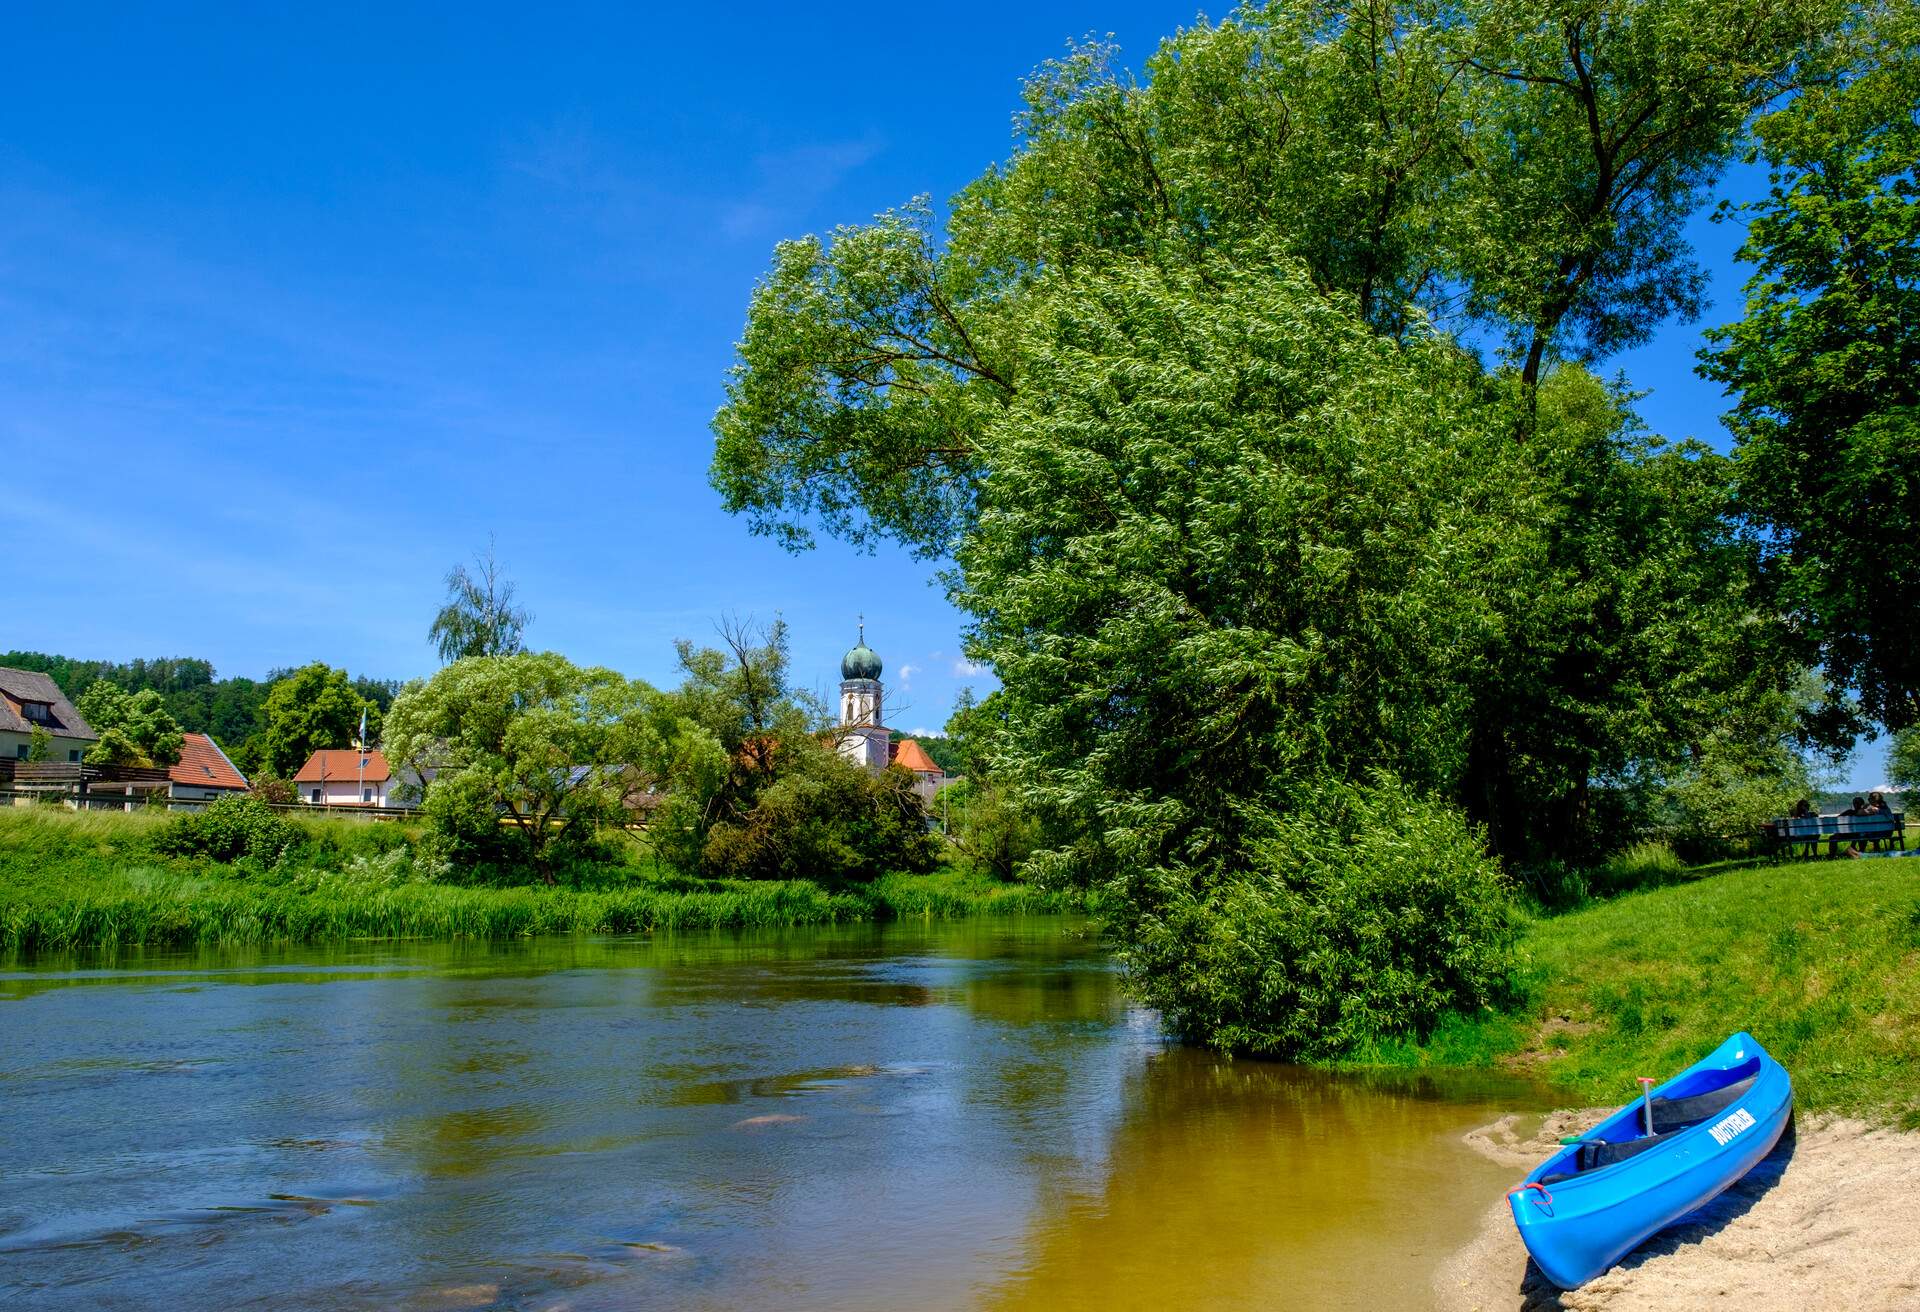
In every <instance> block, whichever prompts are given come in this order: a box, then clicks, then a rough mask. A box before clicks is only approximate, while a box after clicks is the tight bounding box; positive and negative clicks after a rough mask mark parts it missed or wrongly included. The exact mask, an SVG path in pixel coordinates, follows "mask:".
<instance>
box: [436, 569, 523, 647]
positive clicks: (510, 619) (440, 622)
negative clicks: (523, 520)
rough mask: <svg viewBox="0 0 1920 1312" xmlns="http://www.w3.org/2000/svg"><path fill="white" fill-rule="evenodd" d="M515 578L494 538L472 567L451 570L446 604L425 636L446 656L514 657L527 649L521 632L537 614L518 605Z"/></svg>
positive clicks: (448, 575) (448, 577)
mask: <svg viewBox="0 0 1920 1312" xmlns="http://www.w3.org/2000/svg"><path fill="white" fill-rule="evenodd" d="M514 593H515V587H514V583H513V580H512V579H509V578H508V577H507V576H506V572H505V571H504V570H503V569H501V567H500V562H499V561H498V560H497V559H495V557H494V552H493V544H492V542H488V544H487V549H486V551H485V552H483V553H482V554H480V555H478V556H475V557H474V561H473V569H472V571H471V572H470V571H468V569H467V567H466V566H465V565H455V566H454V567H453V568H452V569H451V570H449V571H447V604H446V605H444V606H442V607H441V608H440V611H439V613H438V614H436V615H435V616H434V617H433V623H432V624H431V625H430V626H428V628H427V637H428V639H429V640H430V641H431V642H432V643H433V645H434V649H435V650H436V651H438V652H439V653H440V659H441V660H443V661H457V660H460V659H462V658H463V657H467V656H511V655H513V654H515V653H516V652H519V651H521V650H523V646H522V643H521V640H520V635H521V634H523V633H524V632H526V628H527V625H528V624H529V623H531V622H532V620H533V616H532V614H531V613H529V612H528V611H527V609H526V608H525V607H524V606H517V605H515V604H514Z"/></svg>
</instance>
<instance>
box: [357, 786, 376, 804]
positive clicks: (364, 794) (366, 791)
mask: <svg viewBox="0 0 1920 1312" xmlns="http://www.w3.org/2000/svg"><path fill="white" fill-rule="evenodd" d="M360 800H361V801H363V802H371V801H372V800H373V789H371V788H362V789H361V790H360Z"/></svg>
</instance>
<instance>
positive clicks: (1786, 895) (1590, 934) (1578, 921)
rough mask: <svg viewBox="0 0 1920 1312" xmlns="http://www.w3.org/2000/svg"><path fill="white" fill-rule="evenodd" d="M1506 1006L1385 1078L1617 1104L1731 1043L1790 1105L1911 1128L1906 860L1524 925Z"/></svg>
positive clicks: (1707, 886) (1724, 885) (1412, 1054)
mask: <svg viewBox="0 0 1920 1312" xmlns="http://www.w3.org/2000/svg"><path fill="white" fill-rule="evenodd" d="M1522 949H1523V952H1524V956H1525V962H1526V964H1525V967H1524V977H1523V980H1522V996H1523V1000H1522V1001H1521V1002H1520V1003H1519V1004H1518V1005H1516V1006H1514V1007H1512V1008H1511V1009H1508V1010H1505V1011H1489V1012H1486V1013H1484V1014H1482V1015H1480V1016H1478V1017H1473V1018H1457V1019H1455V1020H1453V1021H1451V1022H1449V1023H1448V1024H1446V1025H1444V1026H1442V1027H1441V1029H1440V1030H1439V1031H1438V1032H1436V1033H1434V1034H1432V1035H1431V1036H1429V1037H1428V1039H1427V1041H1426V1042H1424V1043H1421V1044H1411V1043H1409V1044H1403V1045H1396V1046H1388V1047H1385V1048H1383V1049H1381V1050H1380V1051H1377V1052H1375V1053H1372V1054H1370V1055H1369V1058H1370V1061H1372V1062H1377V1063H1379V1064H1386V1065H1466V1066H1478V1065H1494V1064H1504V1065H1508V1066H1513V1067H1517V1068H1519V1069H1523V1070H1526V1071H1529V1072H1531V1073H1533V1074H1536V1075H1538V1076H1540V1077H1541V1078H1543V1079H1546V1080H1548V1081H1551V1082H1552V1083H1553V1084H1554V1085H1556V1086H1557V1087H1559V1088H1560V1089H1561V1090H1563V1091H1564V1092H1565V1094H1566V1095H1567V1096H1568V1097H1569V1098H1572V1099H1578V1100H1582V1101H1586V1102H1591V1103H1595V1104H1605V1103H1624V1102H1627V1101H1629V1100H1630V1099H1631V1098H1632V1096H1633V1095H1634V1093H1635V1092H1636V1091H1637V1088H1638V1086H1637V1085H1636V1084H1635V1083H1634V1077H1635V1076H1637V1075H1652V1076H1658V1077H1664V1076H1666V1075H1669V1074H1671V1073H1672V1072H1674V1071H1675V1070H1677V1069H1679V1068H1681V1067H1683V1066H1686V1065H1688V1064H1690V1063H1692V1062H1693V1061H1696V1060H1698V1059H1699V1058H1700V1057H1701V1056H1703V1055H1704V1054H1705V1053H1706V1052H1708V1051H1709V1050H1711V1049H1712V1048H1713V1047H1714V1046H1716V1045H1717V1044H1718V1043H1720V1042H1721V1041H1722V1040H1723V1039H1725V1038H1726V1037H1727V1036H1728V1035H1729V1034H1731V1033H1733V1032H1734V1031H1735V1030H1740V1029H1745V1030H1748V1031H1750V1032H1751V1033H1752V1034H1753V1035H1754V1036H1755V1037H1756V1038H1758V1039H1759V1040H1760V1041H1761V1042H1762V1043H1763V1044H1765V1045H1766V1047H1767V1048H1768V1050H1769V1051H1770V1052H1772V1053H1773V1054H1774V1055H1775V1056H1776V1057H1778V1058H1779V1059H1780V1060H1781V1062H1782V1063H1784V1064H1785V1065H1786V1067H1787V1068H1788V1070H1789V1071H1791V1072H1792V1074H1793V1077H1794V1087H1795V1090H1796V1095H1797V1099H1798V1103H1799V1105H1800V1106H1801V1107H1802V1108H1803V1109H1806V1110H1810V1111H1837V1112H1845V1113H1851V1114H1859V1115H1864V1116H1868V1117H1870V1118H1873V1119H1876V1120H1886V1121H1893V1122H1896V1123H1898V1124H1901V1125H1903V1126H1906V1127H1907V1128H1915V1127H1920V859H1913V860H1863V861H1814V862H1803V863H1797V864H1793V865H1781V866H1749V867H1746V868H1735V869H1729V870H1725V871H1723V872H1721V873H1715V874H1712V875H1711V876H1710V877H1699V876H1698V875H1697V873H1696V877H1693V878H1691V879H1689V880H1688V881H1687V882H1680V883H1667V884H1664V885H1663V886H1660V887H1654V888H1648V889H1645V890H1642V891H1636V892H1630V893H1626V894H1623V895H1621V896H1619V897H1616V898H1614V899H1613V900H1611V901H1607V902H1602V903H1597V904H1591V905H1587V906H1584V907H1582V908H1581V909H1579V910H1575V911H1571V912H1568V913H1566V914H1563V915H1557V916H1541V917H1538V918H1534V919H1531V920H1530V921H1529V922H1528V924H1527V927H1526V930H1525V932H1524V935H1523V938H1522Z"/></svg>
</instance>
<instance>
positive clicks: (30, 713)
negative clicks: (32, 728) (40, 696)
mask: <svg viewBox="0 0 1920 1312" xmlns="http://www.w3.org/2000/svg"><path fill="white" fill-rule="evenodd" d="M20 714H21V715H22V716H23V717H24V718H26V719H29V720H32V721H33V722H34V723H35V724H52V723H53V703H52V702H21V703H20Z"/></svg>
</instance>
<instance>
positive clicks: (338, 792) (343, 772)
mask: <svg viewBox="0 0 1920 1312" xmlns="http://www.w3.org/2000/svg"><path fill="white" fill-rule="evenodd" d="M393 782H394V779H393V771H392V770H390V769H388V768H387V758H386V757H384V756H382V755H381V754H380V751H379V749H378V748H372V747H370V748H368V749H367V750H366V751H364V752H360V751H355V750H354V749H352V748H351V747H343V748H323V749H321V750H320V751H317V752H315V753H314V754H313V755H312V756H309V757H308V758H307V763H306V764H305V765H303V766H301V767H300V772H299V773H298V774H296V775H294V776H293V790H294V794H295V796H297V797H298V798H299V799H300V800H301V801H303V802H306V803H308V804H310V805H312V806H393V805H397V803H395V802H393V801H391V800H390V793H391V790H392V785H393Z"/></svg>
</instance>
